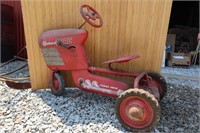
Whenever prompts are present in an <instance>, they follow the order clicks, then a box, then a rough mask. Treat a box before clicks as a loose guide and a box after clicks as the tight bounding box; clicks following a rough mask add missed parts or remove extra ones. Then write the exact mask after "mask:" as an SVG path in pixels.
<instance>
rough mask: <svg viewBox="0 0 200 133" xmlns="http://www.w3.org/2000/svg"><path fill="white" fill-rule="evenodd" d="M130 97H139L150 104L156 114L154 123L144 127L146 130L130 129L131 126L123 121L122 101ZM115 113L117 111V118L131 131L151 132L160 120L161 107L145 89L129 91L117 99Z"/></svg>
mask: <svg viewBox="0 0 200 133" xmlns="http://www.w3.org/2000/svg"><path fill="white" fill-rule="evenodd" d="M130 96H139V97H141V98H143V99H145V100H146V101H148V103H149V104H150V105H151V107H152V110H153V112H154V114H155V115H154V116H153V120H152V122H151V123H150V124H149V125H148V126H146V127H144V128H141V129H136V128H133V127H130V126H129V125H127V124H126V123H125V122H124V120H123V119H122V117H121V115H120V104H121V103H122V101H123V100H124V99H126V98H127V97H130ZM115 111H116V116H117V119H118V120H119V122H120V123H121V125H122V126H123V127H124V128H126V129H128V130H129V131H133V132H134V131H136V132H138V131H139V132H146V131H150V130H152V128H154V127H155V126H156V125H157V124H158V122H159V120H160V105H159V103H158V101H157V99H156V98H155V97H154V96H153V95H152V94H151V93H150V92H148V91H145V90H143V89H137V88H135V89H128V90H126V91H124V92H123V93H121V95H120V96H119V97H118V98H117V101H116V104H115Z"/></svg>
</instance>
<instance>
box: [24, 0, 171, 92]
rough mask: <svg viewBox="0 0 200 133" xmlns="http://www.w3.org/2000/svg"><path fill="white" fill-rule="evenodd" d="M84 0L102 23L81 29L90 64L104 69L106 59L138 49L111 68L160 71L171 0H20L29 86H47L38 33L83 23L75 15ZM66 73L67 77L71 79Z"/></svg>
mask: <svg viewBox="0 0 200 133" xmlns="http://www.w3.org/2000/svg"><path fill="white" fill-rule="evenodd" d="M84 3H85V4H89V5H91V6H93V7H94V8H95V9H96V10H97V11H98V12H99V13H100V14H101V16H102V18H103V22H104V24H103V27H102V28H99V29H96V28H93V27H92V26H90V25H89V24H86V25H85V26H84V27H83V28H84V29H86V30H88V32H89V35H88V39H87V42H86V45H85V46H86V53H87V55H88V58H89V61H90V65H92V66H100V67H106V65H105V64H102V62H104V61H106V60H110V59H114V58H118V57H121V56H127V55H130V54H133V53H138V54H140V55H141V58H140V59H136V60H135V61H131V62H128V63H124V64H117V65H116V64H115V65H114V67H115V68H118V69H124V70H128V71H130V72H135V71H137V72H140V71H156V72H160V69H161V63H162V56H163V51H164V46H165V41H166V35H167V29H168V24H169V17H170V12H171V5H172V0H96V1H94V0H22V1H21V4H22V11H23V19H24V27H25V37H26V42H27V50H28V61H29V67H30V70H29V71H30V76H31V85H32V89H34V90H35V89H41V88H46V87H48V77H49V70H48V68H47V67H46V64H45V62H44V58H43V57H42V54H41V51H40V48H39V44H38V37H39V35H40V34H41V33H42V32H44V31H47V30H51V29H60V28H78V27H79V26H80V25H81V24H82V23H83V22H84V20H83V18H82V17H81V15H80V13H79V8H80V6H81V5H82V4H84ZM68 74H69V73H68ZM68 74H67V76H66V74H64V75H65V79H67V80H68V81H71V82H72V80H71V79H70V78H68V77H69V75H68ZM71 82H70V85H71Z"/></svg>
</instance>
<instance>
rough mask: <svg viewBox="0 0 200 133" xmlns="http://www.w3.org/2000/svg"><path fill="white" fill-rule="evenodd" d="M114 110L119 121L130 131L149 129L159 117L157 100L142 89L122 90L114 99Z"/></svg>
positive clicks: (156, 122)
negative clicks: (115, 99)
mask: <svg viewBox="0 0 200 133" xmlns="http://www.w3.org/2000/svg"><path fill="white" fill-rule="evenodd" d="M115 110H116V115H117V118H118V120H119V122H120V123H121V124H122V125H123V126H124V127H125V128H126V129H128V130H131V131H136V130H142V131H143V130H144V131H149V130H151V129H152V128H153V127H155V126H156V125H157V124H158V121H159V119H160V106H159V103H158V101H157V100H156V98H155V97H154V96H153V95H152V94H150V93H149V92H148V91H145V90H143V89H129V90H126V91H124V92H123V93H122V94H121V95H120V96H119V98H118V99H117V101H116V105H115Z"/></svg>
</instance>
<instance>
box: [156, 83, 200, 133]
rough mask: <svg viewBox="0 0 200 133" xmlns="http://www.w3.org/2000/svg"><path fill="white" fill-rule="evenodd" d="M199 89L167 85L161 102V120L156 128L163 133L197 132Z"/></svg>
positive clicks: (199, 115) (199, 111)
mask: <svg viewBox="0 0 200 133" xmlns="http://www.w3.org/2000/svg"><path fill="white" fill-rule="evenodd" d="M199 113H200V110H199V88H191V87H189V86H181V85H174V84H168V92H167V94H166V96H165V97H164V98H163V99H162V101H161V119H160V123H159V125H158V127H157V129H158V130H159V131H163V132H185V133H197V132H199V131H200V130H199V122H200V121H199V117H200V114H199Z"/></svg>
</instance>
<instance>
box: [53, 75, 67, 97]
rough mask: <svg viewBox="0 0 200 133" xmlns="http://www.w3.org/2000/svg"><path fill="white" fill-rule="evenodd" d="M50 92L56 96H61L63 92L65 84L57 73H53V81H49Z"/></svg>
mask: <svg viewBox="0 0 200 133" xmlns="http://www.w3.org/2000/svg"><path fill="white" fill-rule="evenodd" d="M50 88H51V92H52V93H53V94H54V95H56V96H61V95H62V94H63V92H64V88H65V82H64V79H63V77H62V76H61V75H60V74H59V73H58V72H55V73H53V79H52V80H50Z"/></svg>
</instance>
